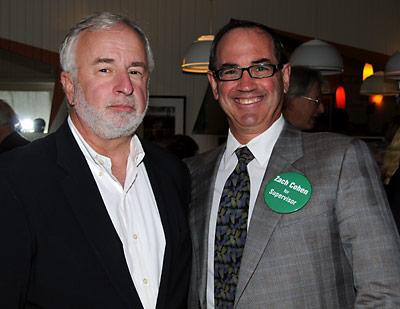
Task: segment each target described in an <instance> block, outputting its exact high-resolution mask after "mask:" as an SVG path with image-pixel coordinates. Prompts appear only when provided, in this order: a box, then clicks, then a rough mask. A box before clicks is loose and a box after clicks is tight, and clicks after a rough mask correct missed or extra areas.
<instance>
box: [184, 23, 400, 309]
mask: <svg viewBox="0 0 400 309" xmlns="http://www.w3.org/2000/svg"><path fill="white" fill-rule="evenodd" d="M209 70H210V72H209V73H208V79H209V82H210V85H211V88H212V91H213V94H214V97H215V99H217V100H218V101H219V104H220V105H221V107H222V109H223V110H224V112H225V114H226V115H227V118H228V122H229V133H228V139H227V143H226V144H225V145H223V146H221V147H219V148H217V149H215V150H212V151H210V152H206V153H204V154H200V155H199V156H197V157H194V158H191V159H188V160H187V161H186V162H187V164H188V166H189V169H190V172H191V176H192V202H191V205H190V216H189V218H190V228H191V235H192V240H193V252H194V256H193V267H192V271H193V274H192V280H191V292H190V305H189V308H191V309H194V308H214V307H215V308H246V309H252V308H285V309H288V308H296V309H297V308H328V309H329V308H332V309H333V308H335V309H336V308H341V309H345V308H367V307H369V308H372V307H385V308H397V307H400V247H399V243H400V242H399V235H398V234H397V231H396V227H395V224H394V220H393V217H392V215H391V213H390V209H389V207H388V204H387V200H386V197H385V194H384V191H383V188H382V184H381V182H380V177H379V174H378V170H377V166H376V164H375V162H374V159H373V158H372V156H371V154H370V153H369V151H368V148H367V146H366V145H365V143H363V142H362V141H360V140H358V139H354V138H351V137H346V136H342V135H336V134H331V133H307V132H302V131H300V130H298V129H295V128H293V127H292V126H291V125H288V124H287V123H286V122H285V120H284V118H283V117H282V115H281V109H282V104H283V100H284V93H285V92H287V91H288V88H289V77H290V66H289V64H288V63H287V58H286V57H285V55H284V50H283V47H282V45H281V44H280V42H279V40H278V39H277V37H276V36H275V35H274V34H273V32H272V31H271V30H269V29H268V28H267V27H265V26H264V25H260V24H257V23H254V22H249V21H231V22H230V23H229V24H227V25H226V26H224V27H223V28H222V29H221V30H220V31H219V32H218V33H217V35H216V36H215V39H214V41H213V45H212V48H211V53H210V65H209ZM289 179H290V181H289ZM294 184H295V185H296V187H297V189H298V190H300V191H302V189H301V188H303V189H305V188H308V189H307V190H303V191H302V192H300V193H299V191H296V190H295V189H292V188H294ZM300 187H301V188H300ZM305 191H307V192H305ZM271 192H272V193H271ZM274 192H275V193H277V192H279V195H277V194H274ZM296 192H297V193H298V195H297V193H296ZM284 198H285V199H286V200H285V201H284V200H283V199H284ZM289 201H292V202H296V203H297V205H295V206H293V205H294V204H293V203H291V202H289Z"/></svg>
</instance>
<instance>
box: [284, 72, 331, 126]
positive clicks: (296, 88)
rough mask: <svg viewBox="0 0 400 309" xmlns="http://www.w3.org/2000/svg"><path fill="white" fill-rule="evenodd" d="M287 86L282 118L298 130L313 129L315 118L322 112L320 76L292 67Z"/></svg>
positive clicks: (317, 73) (316, 73)
mask: <svg viewBox="0 0 400 309" xmlns="http://www.w3.org/2000/svg"><path fill="white" fill-rule="evenodd" d="M289 84H290V85H289V89H288V92H287V95H286V100H285V102H284V105H283V116H284V117H285V119H286V120H287V121H288V122H289V123H290V124H292V125H293V126H294V127H296V128H298V129H300V130H311V129H313V128H314V126H315V122H316V120H317V118H318V117H319V116H320V115H321V114H322V113H323V112H324V105H323V104H322V102H321V86H322V77H321V74H320V73H319V71H317V70H313V69H310V68H306V67H300V66H299V67H292V69H291V72H290V83H289Z"/></svg>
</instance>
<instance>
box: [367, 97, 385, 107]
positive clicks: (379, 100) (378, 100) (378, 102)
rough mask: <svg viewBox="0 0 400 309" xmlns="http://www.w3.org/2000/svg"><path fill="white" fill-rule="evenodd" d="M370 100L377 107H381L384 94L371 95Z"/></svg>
mask: <svg viewBox="0 0 400 309" xmlns="http://www.w3.org/2000/svg"><path fill="white" fill-rule="evenodd" d="M369 101H370V102H371V103H373V104H375V106H376V107H381V106H382V103H383V95H380V94H377V95H372V96H370V97H369Z"/></svg>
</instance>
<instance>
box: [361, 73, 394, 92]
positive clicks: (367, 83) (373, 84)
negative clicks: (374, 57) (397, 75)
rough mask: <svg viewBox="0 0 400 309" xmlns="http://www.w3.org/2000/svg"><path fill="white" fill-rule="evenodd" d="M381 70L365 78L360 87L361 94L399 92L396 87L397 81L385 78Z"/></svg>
mask: <svg viewBox="0 0 400 309" xmlns="http://www.w3.org/2000/svg"><path fill="white" fill-rule="evenodd" d="M385 77H386V76H385V74H384V73H383V71H378V72H376V73H375V74H374V75H371V76H370V77H368V78H366V79H365V80H364V81H363V82H362V84H361V89H360V94H362V95H379V94H380V95H385V96H391V95H397V94H399V92H400V91H399V89H398V88H397V83H396V81H395V80H391V79H386V78H385Z"/></svg>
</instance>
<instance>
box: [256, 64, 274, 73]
mask: <svg viewBox="0 0 400 309" xmlns="http://www.w3.org/2000/svg"><path fill="white" fill-rule="evenodd" d="M256 71H257V72H265V71H271V68H270V67H269V66H266V65H258V66H256Z"/></svg>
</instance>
